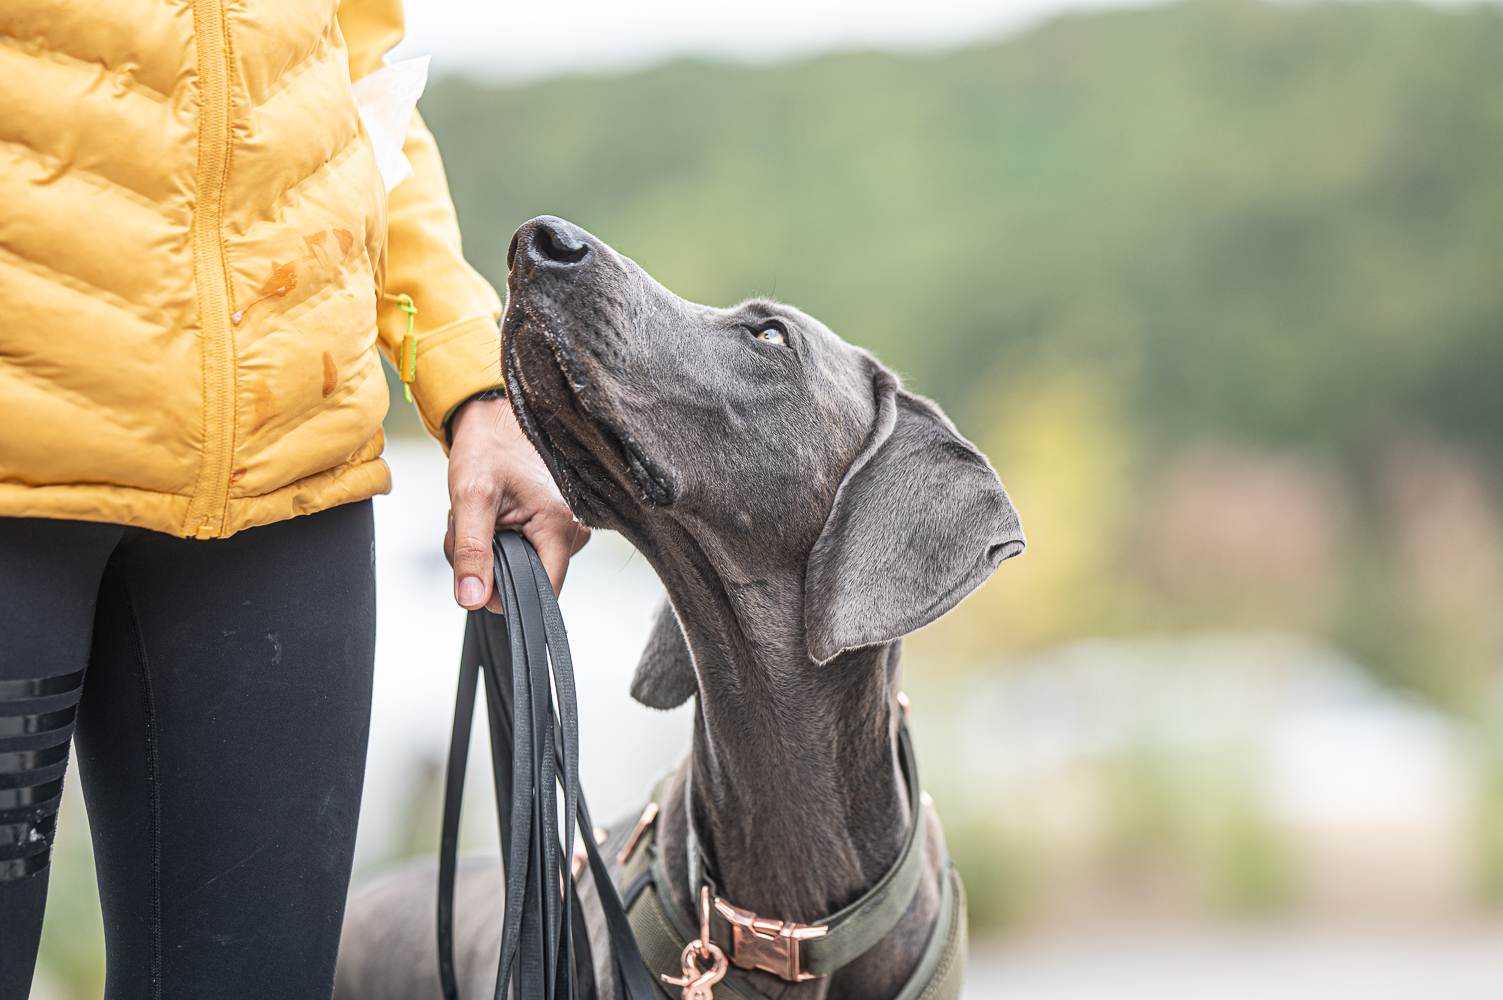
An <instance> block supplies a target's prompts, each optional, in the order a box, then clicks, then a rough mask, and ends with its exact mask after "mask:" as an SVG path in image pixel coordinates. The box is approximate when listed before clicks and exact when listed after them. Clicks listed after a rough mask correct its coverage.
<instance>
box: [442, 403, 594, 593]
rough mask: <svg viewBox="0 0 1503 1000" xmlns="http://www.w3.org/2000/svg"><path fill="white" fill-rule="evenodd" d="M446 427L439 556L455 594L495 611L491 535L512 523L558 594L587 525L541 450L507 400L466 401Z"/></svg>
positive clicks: (587, 532) (587, 531) (586, 538)
mask: <svg viewBox="0 0 1503 1000" xmlns="http://www.w3.org/2000/svg"><path fill="white" fill-rule="evenodd" d="M449 426H450V429H451V430H452V432H453V442H452V444H451V445H450V448H449V526H448V530H447V531H446V532H445V533H444V556H445V557H446V558H447V559H448V560H449V564H450V565H451V566H453V567H454V599H455V600H456V601H458V602H459V605H460V606H461V607H464V608H468V609H469V610H471V611H473V610H475V609H476V608H479V607H487V608H490V609H491V610H492V611H495V612H498V613H499V612H500V611H501V610H502V606H501V596H500V595H499V594H495V593H492V591H493V590H494V588H493V587H492V585H491V581H492V579H493V574H492V569H491V537H492V535H493V534H494V533H495V531H496V529H498V528H514V529H516V530H517V531H519V532H521V534H522V536H523V537H525V538H526V539H527V540H528V541H529V542H531V543H532V546H533V548H535V549H537V550H538V557H539V558H541V559H542V560H543V568H544V569H546V570H547V571H548V579H549V581H550V582H551V583H552V584H553V591H554V593H558V591H559V589H560V588H562V587H563V585H564V574H565V573H566V572H568V569H569V557H570V556H572V555H574V553H576V552H578V551H579V550H580V549H581V548H583V547H584V544H585V543H586V542H588V541H589V540H590V529H589V528H586V527H585V526H584V525H582V524H580V523H579V522H578V521H576V520H575V519H574V515H573V514H572V513H570V511H569V508H568V506H567V505H565V503H564V498H563V497H562V496H561V495H560V494H559V492H558V487H557V486H555V485H554V483H553V477H552V476H550V475H549V474H548V467H547V466H546V465H544V464H543V459H542V457H541V456H540V455H538V453H537V450H536V449H535V448H533V446H532V442H531V441H528V440H527V436H526V435H525V434H523V433H522V428H521V427H519V426H517V418H516V417H515V416H513V415H512V412H511V402H510V401H509V400H506V399H476V400H471V401H470V402H468V403H466V404H464V406H462V407H461V408H460V410H459V412H458V413H456V414H455V415H454V417H453V419H452V421H451V422H450V425H449Z"/></svg>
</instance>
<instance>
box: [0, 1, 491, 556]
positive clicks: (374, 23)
mask: <svg viewBox="0 0 1503 1000" xmlns="http://www.w3.org/2000/svg"><path fill="white" fill-rule="evenodd" d="M402 31H403V23H402V10H401V3H400V0H344V2H343V3H340V2H339V0H236V2H233V3H230V2H227V0H74V2H71V3H66V4H62V3H57V2H56V0H0V516H10V517H55V518H69V519H75V520H89V521H111V522H117V523H122V524H132V525H141V526H144V527H147V528H152V529H155V530H157V531H165V532H170V533H172V534H175V535H182V536H188V537H196V538H215V537H224V536H226V535H230V534H233V533H234V532H236V531H239V530H241V529H242V528H248V527H252V526H255V525H258V524H265V523H268V522H271V521H277V520H281V519H283V518H287V517H292V516H294V515H296V514H307V513H312V512H314V511H318V510H322V509H324V508H326V507H332V506H334V505H336V504H341V503H348V502H350V501H354V500H362V499H364V498H366V497H369V496H371V495H373V494H376V493H383V492H385V491H386V490H387V489H388V488H389V487H390V477H389V474H388V472H387V469H386V466H385V464H384V463H383V462H381V460H380V458H379V457H378V456H379V455H380V453H381V447H382V437H381V418H382V417H383V416H384V415H385V413H386V408H387V393H386V383H385V379H384V378H383V376H382V373H381V362H380V360H379V358H378V357H377V355H376V351H375V348H377V347H379V348H380V349H381V350H382V351H384V352H385V353H386V355H387V356H388V357H394V356H395V353H396V351H397V350H398V349H399V345H400V342H401V338H402V336H403V335H404V334H405V333H406V332H407V319H406V316H405V315H404V314H403V313H402V311H401V310H400V309H399V308H398V307H397V306H396V305H394V304H392V303H390V302H389V301H385V300H384V299H383V298H382V292H383V291H384V292H385V293H387V294H389V295H396V294H402V293H405V294H407V295H410V296H411V297H412V299H413V301H414V302H415V303H416V305H417V309H418V313H417V326H416V333H417V345H418V348H417V367H416V375H417V379H416V382H415V383H414V384H413V390H414V395H415V398H416V400H417V404H418V408H419V410H420V411H421V413H422V417H423V421H424V424H425V425H426V426H427V427H428V429H429V430H430V431H431V432H433V433H435V434H437V433H438V432H439V429H440V426H441V423H442V421H443V419H444V416H445V415H446V414H447V413H448V412H449V410H451V409H452V408H453V407H454V406H456V405H457V404H458V403H460V402H461V401H463V400H464V399H465V398H466V397H468V396H470V395H472V394H473V393H476V392H479V391H481V390H483V389H486V388H489V387H491V386H494V385H496V384H498V383H499V382H500V381H501V376H500V361H499V343H498V334H497V332H496V319H497V316H498V315H499V313H500V302H499V301H498V299H497V297H496V293H495V291H494V290H493V289H492V288H491V287H490V286H489V285H488V284H487V283H486V282H485V281H484V279H482V278H481V277H480V276H479V275H478V274H476V273H475V272H474V271H473V270H472V269H470V267H469V266H468V265H466V264H465V262H464V259H463V257H462V256H461V254H460V246H459V230H458V227H457V225H456V223H455V219H454V211H453V206H452V205H451V203H450V201H449V193H448V188H447V185H446V183H445V180H444V175H443V167H442V165H441V163H440V162H439V158H438V151H437V149H436V147H435V146H434V143H433V138H432V136H431V135H430V134H429V133H428V132H427V130H426V129H425V128H424V127H423V125H422V122H421V121H420V120H418V119H417V118H416V117H415V118H414V120H413V123H412V129H411V131H410V132H409V134H408V137H407V142H406V146H405V152H406V153H407V157H408V159H409V160H411V161H412V165H413V170H414V176H413V177H412V178H410V179H409V180H407V181H405V182H403V183H402V184H401V185H399V186H398V187H397V188H396V189H395V190H393V191H392V193H391V195H390V198H389V199H388V197H387V195H386V193H385V187H384V185H383V183H382V180H381V176H380V173H379V172H378V170H377V167H376V160H375V156H374V153H373V151H372V147H371V143H370V139H369V137H368V135H367V134H366V132H365V130H364V129H363V128H362V127H361V125H360V123H359V118H358V113H357V111H356V106H355V101H354V98H353V96H352V95H351V92H350V82H351V80H352V79H358V78H359V77H361V76H363V75H365V74H366V73H369V72H371V71H372V70H374V69H377V68H379V67H380V66H381V64H382V62H381V57H382V55H383V53H385V52H386V50H387V49H389V48H391V46H393V45H394V44H396V42H397V41H398V40H399V39H400V38H401V36H402ZM383 285H384V288H383ZM404 405H405V404H404Z"/></svg>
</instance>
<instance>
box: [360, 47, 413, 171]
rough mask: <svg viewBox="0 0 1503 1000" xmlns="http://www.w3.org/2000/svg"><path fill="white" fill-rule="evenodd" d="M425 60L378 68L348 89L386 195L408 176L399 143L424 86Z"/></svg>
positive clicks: (409, 164) (403, 136)
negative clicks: (379, 171)
mask: <svg viewBox="0 0 1503 1000" xmlns="http://www.w3.org/2000/svg"><path fill="white" fill-rule="evenodd" d="M429 58H430V57H429V56H419V57H418V58H416V59H404V60H402V61H401V62H399V63H392V64H391V65H390V66H382V67H381V68H380V69H378V70H376V71H375V72H374V73H367V74H366V75H365V76H363V77H361V78H360V79H358V80H356V81H355V83H354V84H353V85H352V86H351V87H350V89H351V90H352V91H354V93H355V106H356V107H357V108H359V109H360V120H361V121H362V122H364V123H365V131H366V132H367V133H369V134H370V137H371V144H372V145H374V146H375V147H376V165H377V166H379V167H380V168H381V179H382V180H383V181H385V182H386V193H387V194H391V190H392V188H394V187H396V186H397V185H398V184H400V183H402V182H403V181H405V180H406V179H407V178H409V177H411V176H412V164H411V163H408V162H407V157H406V156H405V155H403V153H402V143H403V142H405V141H406V140H407V127H408V126H409V125H411V124H412V113H413V111H415V110H416V109H417V102H418V98H419V97H422V96H423V88H424V87H426V86H427V85H428V60H429Z"/></svg>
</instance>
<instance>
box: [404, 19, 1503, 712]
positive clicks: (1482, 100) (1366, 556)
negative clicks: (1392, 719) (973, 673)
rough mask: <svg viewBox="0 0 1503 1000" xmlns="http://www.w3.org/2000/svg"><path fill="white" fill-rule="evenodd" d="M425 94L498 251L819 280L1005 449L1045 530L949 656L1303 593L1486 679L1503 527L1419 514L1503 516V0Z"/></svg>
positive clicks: (1356, 624)
mask: <svg viewBox="0 0 1503 1000" xmlns="http://www.w3.org/2000/svg"><path fill="white" fill-rule="evenodd" d="M421 108H422V111H423V114H424V115H425V117H426V119H427V121H428V124H429V125H430V127H431V128H432V130H433V131H434V133H435V134H436V135H437V137H438V139H439V142H440V144H441V146H442V149H443V151H444V156H445V161H446V164H447V167H448V171H449V177H450V183H451V187H452V190H453V194H454V199H455V203H456V205H457V206H458V210H459V216H460V220H461V224H462V226H463V229H464V233H465V249H466V253H467V255H468V257H469V258H470V260H471V261H472V262H474V264H475V265H476V266H477V267H478V268H479V269H480V270H481V272H482V273H484V274H485V275H486V276H487V277H489V278H490V279H491V280H492V281H493V282H495V283H496V284H497V285H498V287H499V286H501V285H503V284H504V281H505V274H506V264H505V251H506V245H507V242H508V241H509V239H510V237H511V233H512V231H513V230H514V229H515V228H516V226H517V225H518V224H519V223H521V222H522V221H525V220H526V219H528V218H530V217H532V216H534V215H538V214H544V213H547V214H553V215H560V216H563V217H566V218H568V219H569V220H571V221H573V222H576V223H578V224H580V225H582V226H584V227H585V228H587V229H589V230H590V231H592V232H593V233H595V234H596V235H598V236H599V237H601V238H602V239H604V240H606V241H607V242H609V243H611V244H612V245H613V246H615V247H616V248H617V249H618V250H620V251H622V252H623V253H625V254H627V255H628V256H631V257H633V258H634V259H635V260H637V261H638V262H639V263H640V264H642V266H643V267H645V268H646V269H647V270H648V271H649V272H650V273H651V274H652V275H653V276H654V277H656V278H657V279H658V280H659V281H661V282H662V283H663V284H665V285H666V286H668V287H669V288H670V289H672V290H673V291H675V292H677V293H678V294H680V295H682V296H684V297H686V298H689V299H694V300H697V301H702V302H708V303H713V304H719V305H728V304H731V303H734V302H736V301H738V300H740V299H742V298H745V297H748V296H751V295H772V296H775V297H776V298H778V299H781V300H783V301H786V302H790V303H792V304H795V305H797V306H799V307H800V308H802V309H804V310H806V311H808V312H810V313H812V314H814V315H816V316H818V317H819V318H820V319H822V320H823V321H825V322H826V323H827V324H828V325H829V326H830V327H831V328H833V329H834V330H835V331H836V332H837V333H839V334H841V335H842V336H844V337H845V338H846V339H848V340H850V341H852V342H854V343H857V344H861V345H863V346H866V347H868V348H871V349H872V350H874V351H875V352H876V353H877V354H878V355H879V356H880V357H881V358H882V359H883V360H884V361H886V362H887V363H888V364H889V365H891V366H893V367H895V368H897V369H898V370H899V371H901V372H902V373H903V374H904V375H905V376H906V379H907V381H908V384H909V386H910V388H912V389H914V390H916V391H918V392H921V393H924V394H927V395H930V396H932V397H934V398H935V399H937V400H938V401H939V402H940V403H941V404H942V405H944V406H945V407H946V409H947V410H948V411H949V412H950V414H951V415H952V416H953V417H954V418H955V419H956V421H957V423H958V425H959V426H960V428H961V430H962V431H963V432H964V433H966V434H968V435H969V436H970V437H972V438H973V439H975V440H977V441H978V442H979V443H981V444H982V445H983V447H984V448H985V450H986V451H987V452H988V454H989V455H990V456H991V458H992V461H993V462H994V463H995V465H996V466H997V468H998V470H999V472H1000V473H1001V474H1002V476H1003V479H1004V481H1005V482H1007V483H1008V484H1009V485H1010V486H1011V487H1012V488H1013V490H1014V491H1015V492H1016V494H1017V496H1016V499H1017V500H1018V503H1019V506H1020V508H1021V509H1022V510H1023V512H1024V514H1025V518H1026V520H1027V527H1028V529H1029V533H1030V538H1031V542H1032V546H1031V549H1030V552H1029V555H1028V558H1027V559H1026V560H1023V561H1020V562H1018V563H1017V564H1015V565H1011V566H1009V567H1008V568H1007V571H1006V572H1005V573H1003V574H1001V575H1000V576H999V577H998V579H997V581H996V582H995V584H994V585H993V588H992V589H993V591H994V593H989V594H987V595H985V596H984V597H982V598H981V599H979V600H976V601H973V602H972V603H971V605H968V606H967V610H966V612H964V613H962V614H960V615H958V616H957V621H956V622H955V623H954V627H953V628H949V627H948V625H947V628H946V630H945V631H946V634H947V636H950V637H953V640H954V642H953V643H951V644H949V645H947V646H946V649H945V653H946V658H953V659H955V660H957V661H959V662H964V661H967V660H972V659H978V658H986V657H987V656H990V655H991V654H993V653H995V652H998V651H1001V650H1006V651H1017V650H1022V649H1027V648H1031V647H1037V646H1039V645H1041V644H1045V643H1051V642H1055V641H1058V640H1060V639H1064V638H1069V637H1073V636H1081V635H1103V634H1122V633H1132V632H1141V631H1145V630H1153V631H1157V630H1163V629H1188V628H1205V627H1246V626H1259V627H1268V626H1273V627H1281V628H1290V629H1295V630H1298V631H1300V632H1302V633H1307V634H1313V635H1318V636H1322V637H1326V638H1329V639H1330V640H1331V641H1333V642H1335V643H1337V644H1339V645H1340V646H1342V647H1343V648H1345V649H1348V650H1350V651H1351V652H1352V653H1354V654H1356V655H1358V656H1359V657H1360V658H1361V659H1362V660H1363V662H1365V663H1368V664H1369V665H1370V666H1371V667H1372V668H1373V669H1374V670H1376V671H1378V672H1379V673H1380V675H1381V676H1382V677H1383V678H1384V679H1385V680H1388V681H1391V682H1393V683H1395V684H1398V685H1401V686H1403V687H1405V688H1407V689H1411V690H1413V691H1415V692H1417V693H1419V694H1420V695H1421V696H1423V697H1424V698H1426V699H1429V700H1431V701H1433V702H1435V703H1436V704H1439V705H1443V706H1444V707H1446V708H1447V709H1448V710H1454V711H1457V712H1462V713H1476V712H1479V711H1481V710H1482V708H1483V693H1484V688H1485V687H1486V686H1487V685H1488V684H1489V683H1490V679H1491V675H1492V671H1493V670H1494V669H1495V668H1496V667H1497V666H1498V665H1499V652H1500V646H1499V641H1500V639H1503V634H1500V624H1503V623H1500V621H1499V618H1498V607H1499V603H1500V602H1499V599H1500V597H1503V594H1500V593H1499V591H1498V590H1497V589H1496V587H1497V585H1498V582H1499V581H1498V579H1497V575H1496V570H1497V567H1496V565H1490V564H1489V565H1484V564H1486V563H1487V560H1488V559H1489V558H1492V559H1496V551H1491V550H1490V555H1489V552H1485V551H1483V550H1484V549H1486V546H1483V547H1482V548H1479V547H1478V546H1477V545H1476V544H1473V543H1474V542H1475V539H1471V538H1468V539H1466V540H1465V541H1463V540H1461V539H1459V538H1458V539H1457V541H1456V542H1455V545H1454V548H1455V550H1456V551H1451V549H1448V548H1446V543H1445V542H1444V541H1441V540H1439V539H1432V538H1430V537H1429V536H1428V535H1427V534H1426V532H1427V531H1430V530H1432V526H1429V525H1428V522H1426V523H1419V522H1422V521H1424V519H1425V518H1427V517H1430V516H1438V513H1437V511H1435V510H1434V504H1433V503H1432V501H1438V502H1441V503H1449V504H1451V505H1453V506H1455V507H1456V510H1455V511H1454V512H1452V513H1448V514H1447V515H1446V516H1445V517H1442V518H1441V520H1444V521H1446V522H1447V523H1446V524H1444V525H1440V526H1433V530H1435V531H1439V532H1442V533H1446V532H1449V533H1451V534H1457V533H1465V532H1473V533H1475V534H1476V535H1478V537H1479V538H1480V537H1483V536H1486V537H1490V538H1493V542H1490V543H1489V544H1495V542H1496V538H1495V537H1494V536H1495V534H1496V531H1497V527H1498V524H1497V517H1496V515H1497V509H1496V504H1495V502H1494V500H1495V490H1496V487H1497V482H1496V474H1497V472H1498V471H1499V465H1498V456H1499V453H1498V449H1499V446H1500V445H1503V394H1500V392H1499V384H1500V378H1503V281H1500V278H1503V271H1500V265H1503V16H1500V14H1499V10H1498V9H1497V8H1495V7H1491V6H1489V7H1474V8H1466V9H1462V10H1439V9H1435V8H1432V7H1427V6H1421V5H1418V4H1414V3H1394V2H1382V3H1364V4H1345V3H1343V4H1334V3H1318V4H1309V5H1298V6H1295V5H1274V4H1267V3H1258V2H1247V0H1202V2H1193V3H1187V4H1179V5H1174V6H1170V7H1165V8H1159V9H1151V10H1139V11H1129V12H1116V13H1100V14H1088V15H1073V16H1067V17H1062V18H1059V19H1057V20H1055V21H1052V22H1050V23H1048V24H1046V25H1044V26H1042V27H1040V28H1038V29H1036V30H1033V31H1030V32H1028V33H1026V34H1024V35H1022V36H1020V37H1015V38H1012V39H1009V40H1006V41H1004V42H1001V43H997V44H992V45H987V46H984V47H979V48H972V49H967V50H963V51H959V52H953V53H949V54H945V55H940V56H932V57H903V56H895V55H877V54H852V55H835V56H828V57H824V58H818V59H814V60H810V61H805V62H795V63H790V64H783V65H773V66H764V67H751V68H744V67H732V66H726V65H713V64H706V63H699V62H677V63H673V64H670V65H666V66H662V67H659V68H656V69H652V70H649V71H647V72H641V73H637V74H634V75H630V76H625V77H620V78H612V79H597V78H575V79H563V80H557V81H552V82H546V83H542V84H538V85H533V86H526V87H520V88H515V89H497V88H490V87H486V86H482V85H478V84H475V83H473V82H468V81H466V80H463V79H454V78H450V79H444V80H440V81H438V82H437V83H435V84H434V85H433V86H431V87H430V89H429V91H428V94H427V96H426V97H425V98H424V100H423V102H422V105H421ZM1228 476H1230V479H1228ZM1208 484H1210V485H1208ZM1260 491H1261V492H1260ZM1238 505H1241V506H1238ZM1231 507H1237V509H1238V512H1239V513H1238V516H1240V517H1241V518H1242V522H1238V523H1229V519H1228V517H1226V516H1224V515H1227V514H1229V513H1230V508H1231ZM1223 508H1226V509H1223ZM1243 508H1245V509H1243ZM1421 508H1430V510H1429V511H1428V512H1427V511H1426V510H1424V509H1421ZM1453 514H1454V516H1452V515H1453ZM1197 516H1199V517H1201V518H1202V520H1203V522H1204V523H1202V520H1197V519H1196V518H1197ZM1260 518H1262V519H1263V520H1259V519H1260ZM1469 518H1474V519H1475V523H1469V522H1468V519H1469ZM1243 522H1245V523H1243ZM1458 559H1459V560H1462V561H1463V562H1465V563H1466V565H1462V564H1461V563H1455V562H1453V560H1458ZM1467 560H1471V561H1470V562H1468V561H1467ZM1432 563H1433V564H1434V565H1431V564H1432ZM1474 563H1475V564H1474ZM1463 578H1464V580H1465V582H1464V583H1463ZM1447 587H1454V588H1455V589H1458V590H1468V591H1470V592H1471V593H1472V597H1471V598H1470V599H1467V600H1464V601H1462V602H1461V603H1459V604H1458V603H1456V602H1453V601H1451V600H1450V599H1449V598H1450V595H1449V594H1445V593H1440V592H1438V591H1437V590H1436V589H1437V588H1438V589H1439V591H1444V590H1445V589H1446V588H1447ZM1489 588H1492V589H1489ZM1433 591H1434V592H1433ZM1066 595H1069V596H1068V598H1067V596H1066ZM962 637H964V639H965V641H964V642H963V643H961V638H962Z"/></svg>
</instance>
